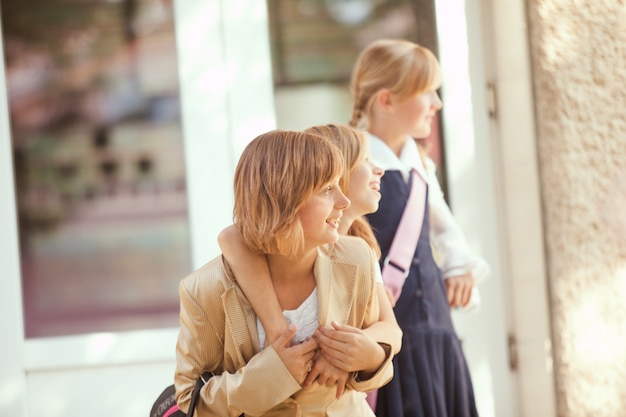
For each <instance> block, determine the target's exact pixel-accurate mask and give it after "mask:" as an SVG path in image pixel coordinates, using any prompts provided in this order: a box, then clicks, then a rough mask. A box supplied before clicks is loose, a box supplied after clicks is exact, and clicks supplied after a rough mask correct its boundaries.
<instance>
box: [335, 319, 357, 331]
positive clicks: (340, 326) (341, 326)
mask: <svg viewBox="0 0 626 417" xmlns="http://www.w3.org/2000/svg"><path fill="white" fill-rule="evenodd" d="M330 325H331V326H333V328H334V329H335V330H337V331H340V332H348V333H360V332H361V330H360V329H357V328H356V327H353V326H348V325H347V324H339V323H337V322H336V321H331V322H330Z"/></svg>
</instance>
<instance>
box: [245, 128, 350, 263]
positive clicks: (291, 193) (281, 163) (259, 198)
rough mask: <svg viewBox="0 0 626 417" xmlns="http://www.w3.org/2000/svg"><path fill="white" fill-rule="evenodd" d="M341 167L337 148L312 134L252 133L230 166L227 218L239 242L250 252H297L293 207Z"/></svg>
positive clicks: (299, 243) (297, 229)
mask: <svg viewBox="0 0 626 417" xmlns="http://www.w3.org/2000/svg"><path fill="white" fill-rule="evenodd" d="M342 168H343V158H342V156H341V152H340V151H339V149H337V147H336V146H334V145H333V144H332V143H331V142H330V141H328V140H327V139H325V138H323V137H320V136H318V135H314V134H311V133H307V132H293V131H283V130H273V131H270V132H267V133H265V134H262V135H260V136H258V137H257V138H255V139H254V140H253V141H252V142H250V143H249V144H248V146H247V147H246V148H245V149H244V151H243V153H242V154H241V158H240V159H239V163H238V164H237V168H236V170H235V206H234V210H233V218H234V224H235V227H236V228H237V230H238V231H239V233H240V234H241V236H242V238H243V240H244V242H245V243H246V244H247V245H248V246H249V247H250V248H251V249H252V250H253V251H255V252H260V253H265V254H271V253H280V254H283V255H287V256H289V255H293V254H295V253H297V252H298V251H299V250H300V249H301V248H302V247H303V244H304V237H303V233H302V227H301V225H300V223H299V222H298V221H297V213H298V210H299V209H300V207H302V205H303V204H304V203H305V202H306V200H307V199H308V198H309V197H310V196H311V195H312V194H313V193H314V192H315V191H317V190H319V189H320V188H321V187H322V186H324V185H325V184H327V183H328V182H330V181H331V180H333V178H336V177H337V176H339V175H341V173H342Z"/></svg>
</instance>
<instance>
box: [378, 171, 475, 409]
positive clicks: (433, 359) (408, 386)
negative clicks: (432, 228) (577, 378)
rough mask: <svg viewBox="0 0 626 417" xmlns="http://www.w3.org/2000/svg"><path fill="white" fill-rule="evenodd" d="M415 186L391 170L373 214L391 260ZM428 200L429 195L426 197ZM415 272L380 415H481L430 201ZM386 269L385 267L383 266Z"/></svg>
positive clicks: (399, 309) (401, 302)
mask: <svg viewBox="0 0 626 417" xmlns="http://www.w3.org/2000/svg"><path fill="white" fill-rule="evenodd" d="M410 189H411V185H410V180H409V183H407V182H405V181H404V179H403V177H402V174H401V172H400V171H386V172H385V176H384V177H383V178H382V182H381V194H382V198H381V202H380V206H379V209H378V211H377V212H376V213H373V214H370V215H368V216H367V217H368V220H369V222H370V224H371V225H372V227H373V229H374V232H375V234H376V238H377V240H378V242H379V244H380V247H381V251H382V257H381V259H385V257H386V256H387V254H388V252H389V247H390V246H391V242H392V240H393V237H394V235H395V232H396V228H397V226H398V223H399V222H400V218H401V216H402V213H403V210H404V206H405V204H406V201H407V199H408V193H409V190H410ZM426 200H427V199H426ZM424 204H425V205H426V208H425V211H424V221H423V225H422V230H421V234H420V237H419V241H418V244H417V249H416V251H415V257H414V259H413V264H412V266H411V270H410V272H409V275H408V277H407V279H406V281H405V283H404V287H403V288H402V294H401V295H400V298H399V299H398V301H397V303H396V306H395V308H394V311H395V313H396V318H397V320H398V324H399V325H400V327H401V328H402V331H403V338H402V349H401V350H400V353H398V354H397V355H396V357H395V358H394V360H393V361H394V368H395V369H396V370H397V371H396V376H395V377H394V378H393V379H392V380H391V382H389V383H388V384H387V385H385V386H384V387H382V388H381V389H380V390H379V391H378V402H377V405H376V415H377V416H379V417H400V416H407V417H408V416H411V417H441V416H448V417H473V416H477V415H478V413H477V411H476V406H475V403H474V394H473V390H472V382H471V379H470V375H469V372H468V369H467V365H466V362H465V358H464V356H463V352H462V350H461V343H460V341H459V339H458V337H457V335H456V333H455V330H454V327H453V324H452V320H451V316H450V306H449V304H448V300H447V298H446V290H445V288H444V284H443V279H442V276H441V272H440V270H439V268H438V266H437V264H436V263H435V261H434V259H433V255H432V252H431V246H430V239H429V210H428V204H427V203H426V201H424ZM381 267H382V265H381Z"/></svg>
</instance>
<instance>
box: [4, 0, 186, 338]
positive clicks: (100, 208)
mask: <svg viewBox="0 0 626 417" xmlns="http://www.w3.org/2000/svg"><path fill="white" fill-rule="evenodd" d="M0 4H1V6H2V9H1V10H2V27H3V31H4V32H3V38H2V39H3V42H4V50H5V67H6V77H7V88H8V92H9V97H8V98H9V107H10V120H11V133H12V143H13V152H14V167H15V179H16V192H17V202H18V215H19V234H20V249H21V261H22V284H23V296H24V313H25V326H26V329H25V331H26V336H27V337H44V336H58V335H67V334H77V333H87V332H100V331H120V330H132V329H144V328H154V327H163V326H173V325H177V323H178V317H177V314H178V293H177V286H178V281H179V280H180V278H181V277H182V276H184V275H185V274H186V273H187V272H188V271H189V270H190V265H191V261H190V251H189V225H188V221H187V198H186V189H185V168H184V157H183V138H182V131H181V125H180V105H179V96H178V94H179V93H178V74H177V59H176V47H175V38H174V22H173V15H172V7H171V1H167V0H108V1H107V0H90V1H88V0H1V1H0Z"/></svg>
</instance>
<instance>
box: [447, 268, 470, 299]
mask: <svg viewBox="0 0 626 417" xmlns="http://www.w3.org/2000/svg"><path fill="white" fill-rule="evenodd" d="M445 283H446V292H447V295H448V303H449V304H450V307H465V306H466V305H467V304H468V303H469V301H470V297H471V295H472V288H474V278H472V274H470V273H467V274H464V275H457V276H454V277H450V278H446V279H445Z"/></svg>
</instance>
